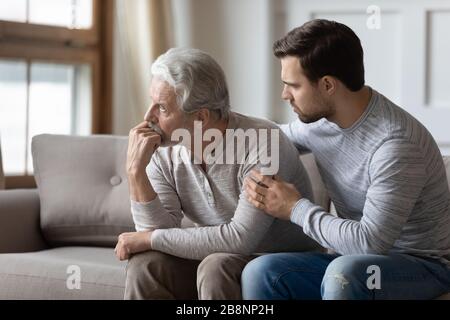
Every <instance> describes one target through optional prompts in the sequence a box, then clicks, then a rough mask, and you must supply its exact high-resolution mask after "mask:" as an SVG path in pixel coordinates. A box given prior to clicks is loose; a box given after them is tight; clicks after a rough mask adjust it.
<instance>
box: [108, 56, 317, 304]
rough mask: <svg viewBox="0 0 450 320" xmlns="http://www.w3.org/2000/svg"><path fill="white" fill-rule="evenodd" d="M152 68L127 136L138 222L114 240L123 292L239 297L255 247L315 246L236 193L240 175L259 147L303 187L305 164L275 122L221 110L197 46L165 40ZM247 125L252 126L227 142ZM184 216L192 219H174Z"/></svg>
mask: <svg viewBox="0 0 450 320" xmlns="http://www.w3.org/2000/svg"><path fill="white" fill-rule="evenodd" d="M152 76H153V79H152V83H151V88H150V94H151V98H152V103H151V106H150V109H149V111H148V112H147V114H146V116H145V121H144V122H142V123H141V124H139V125H138V126H136V127H135V128H133V129H132V130H131V131H130V136H129V147H128V159H127V173H128V182H129V188H130V197H131V210H132V214H133V219H134V221H135V224H136V230H137V231H138V232H135V233H127V234H122V235H121V236H120V237H119V241H118V244H117V246H116V254H117V256H118V258H119V259H121V260H124V259H129V262H128V266H127V278H126V289H125V298H126V299H196V298H197V297H198V298H200V299H239V298H241V290H240V276H241V272H242V269H243V268H244V266H245V265H246V263H247V262H248V261H250V260H251V259H252V258H253V257H255V254H256V253H264V252H279V251H304V250H314V249H317V248H318V245H317V244H316V242H315V241H313V240H311V239H309V238H308V237H306V236H305V235H304V234H303V232H302V230H301V228H300V227H298V226H296V225H295V224H292V223H290V222H287V221H281V220H279V219H275V218H273V217H271V216H269V215H267V214H265V213H264V212H263V211H261V210H259V209H257V208H255V207H254V206H252V205H251V204H250V203H249V202H248V201H247V200H246V197H245V195H243V193H242V184H243V181H244V179H245V177H246V176H247V175H248V174H249V172H250V171H251V170H252V169H254V168H261V169H267V170H269V169H270V167H269V168H268V167H267V166H266V165H267V164H268V163H267V162H263V158H264V157H263V155H264V154H265V153H266V152H268V151H271V154H270V159H271V160H273V161H274V162H275V163H277V164H278V167H279V170H274V171H273V170H272V172H270V170H269V171H267V174H271V175H274V174H278V175H279V176H281V177H282V178H283V179H285V180H287V181H289V182H290V183H292V184H293V185H295V187H296V188H299V189H300V190H301V192H302V194H304V195H306V196H307V197H311V195H312V193H311V186H310V183H309V180H308V177H307V174H306V172H305V170H304V168H303V167H302V165H301V163H300V161H299V159H298V152H297V150H296V149H295V147H294V146H293V145H292V144H291V143H290V142H289V139H288V138H287V137H286V136H285V135H284V134H282V133H280V132H279V131H278V129H277V127H276V125H274V124H273V123H270V122H268V121H265V120H259V119H255V118H250V117H246V116H243V115H241V114H237V113H234V112H230V111H229V108H230V105H229V95H228V89H227V84H226V81H225V76H224V73H223V71H222V69H221V68H220V66H219V65H218V64H217V63H216V62H215V61H214V60H213V59H212V58H211V57H210V56H209V55H207V54H206V53H204V52H202V51H200V50H195V49H171V50H169V51H168V52H167V53H165V54H163V55H162V56H160V57H159V58H158V59H157V60H156V61H155V63H154V64H153V65H152ZM255 129H258V130H255ZM252 130H253V131H252ZM263 131H268V134H260V133H261V132H263ZM248 132H253V133H255V132H257V133H258V135H253V136H252V135H251V134H248V135H247V137H248V138H249V139H247V140H248V141H247V142H245V141H244V143H243V144H241V145H237V146H236V145H234V142H235V140H236V139H235V138H236V137H237V136H238V135H239V134H242V133H248ZM186 133H188V135H186ZM211 133H215V134H211ZM266 133H267V132H266ZM175 136H176V137H180V136H184V137H183V138H184V139H183V143H181V144H180V143H177V142H178V141H173V140H174V139H172V137H175ZM212 136H214V141H212V140H213V139H212V138H211V137H212ZM274 136H275V138H276V139H273V137H274ZM255 138H256V139H255ZM199 139H200V140H199ZM198 141H200V145H199V144H198V143H197V142H198ZM258 148H259V149H258ZM255 151H256V152H255ZM239 154H240V155H241V157H240V156H238V155H239ZM280 154H282V155H283V156H282V157H281V158H280V157H279V156H280ZM220 159H222V160H220ZM224 159H226V161H223V160H224ZM278 162H279V163H278ZM275 169H277V168H275ZM183 217H187V218H189V219H190V220H191V221H192V222H194V223H195V224H196V226H195V227H190V228H181V220H182V218H183Z"/></svg>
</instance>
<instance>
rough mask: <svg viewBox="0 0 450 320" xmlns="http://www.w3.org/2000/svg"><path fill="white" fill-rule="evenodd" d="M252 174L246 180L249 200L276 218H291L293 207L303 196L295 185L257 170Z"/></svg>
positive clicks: (245, 185) (245, 184) (245, 188)
mask: <svg viewBox="0 0 450 320" xmlns="http://www.w3.org/2000/svg"><path fill="white" fill-rule="evenodd" d="M250 176H251V177H247V178H245V180H244V190H245V191H246V198H247V200H248V201H249V202H250V203H251V204H253V205H254V206H255V207H257V208H258V209H261V210H264V211H265V212H266V213H268V214H270V215H271V216H274V217H275V218H279V219H283V220H290V218H291V211H292V208H293V207H294V205H295V204H296V203H297V202H298V201H299V200H300V199H301V198H302V195H301V194H300V192H299V191H298V190H297V189H296V188H295V186H294V185H293V184H290V183H287V182H284V181H283V180H281V179H280V177H278V176H275V177H274V179H272V178H271V177H268V176H263V175H262V174H261V173H259V172H258V171H256V170H253V171H252V172H251V173H250ZM255 181H256V182H255Z"/></svg>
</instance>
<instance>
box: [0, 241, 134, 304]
mask: <svg viewBox="0 0 450 320" xmlns="http://www.w3.org/2000/svg"><path fill="white" fill-rule="evenodd" d="M125 268H126V262H120V261H118V260H117V259H116V257H115V255H114V250H113V249H110V248H90V247H64V248H56V249H50V250H44V251H39V252H33V253H14V254H1V255H0V283H1V286H0V300H2V299H52V300H53V299H58V300H65V299H82V300H86V299H123V294H124V290H125ZM78 276H79V278H78ZM78 279H79V284H80V286H79V287H77V280H78Z"/></svg>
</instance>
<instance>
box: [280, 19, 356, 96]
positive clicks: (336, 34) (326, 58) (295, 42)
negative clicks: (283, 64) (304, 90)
mask: <svg viewBox="0 0 450 320" xmlns="http://www.w3.org/2000/svg"><path fill="white" fill-rule="evenodd" d="M273 52H274V54H275V56H276V57H277V58H284V57H286V56H296V57H298V58H299V59H300V63H301V66H302V68H303V70H304V72H305V75H306V77H307V78H308V79H309V80H310V81H312V82H317V80H319V79H320V78H321V77H323V76H326V75H329V76H333V77H336V78H337V79H339V80H340V81H341V82H342V83H344V84H345V86H346V87H347V88H349V89H350V90H351V91H358V90H360V89H361V88H362V87H363V86H364V52H363V49H362V46H361V41H360V40H359V38H358V36H357V35H356V34H355V33H354V32H353V30H352V29H350V28H349V27H347V26H346V25H344V24H342V23H338V22H336V21H329V20H324V19H316V20H311V21H309V22H307V23H305V24H304V25H302V26H301V27H298V28H295V29H293V30H292V31H290V32H289V33H288V34H287V35H286V36H285V37H283V38H282V39H280V40H278V41H276V42H275V43H274V45H273Z"/></svg>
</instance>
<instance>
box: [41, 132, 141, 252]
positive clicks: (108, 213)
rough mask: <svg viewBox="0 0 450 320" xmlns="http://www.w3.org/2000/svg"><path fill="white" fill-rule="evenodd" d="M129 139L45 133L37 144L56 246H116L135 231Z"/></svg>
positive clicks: (47, 227)
mask: <svg viewBox="0 0 450 320" xmlns="http://www.w3.org/2000/svg"><path fill="white" fill-rule="evenodd" d="M127 146H128V139H127V137H117V136H100V135H98V136H88V137H79V136H62V135H48V134H44V135H39V136H35V137H34V138H33V140H32V154H33V164H34V172H35V178H36V182H37V185H38V190H39V197H40V202H41V209H40V217H41V228H42V233H43V235H44V237H45V239H46V240H47V242H49V244H50V245H52V246H57V245H83V246H85V245H86V246H89V245H91V246H111V247H112V246H114V245H115V244H116V243H117V236H118V235H119V234H120V233H122V232H130V231H134V224H133V219H132V216H131V211H130V200H129V194H128V185H127V180H126V174H125V162H126V152H127Z"/></svg>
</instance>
